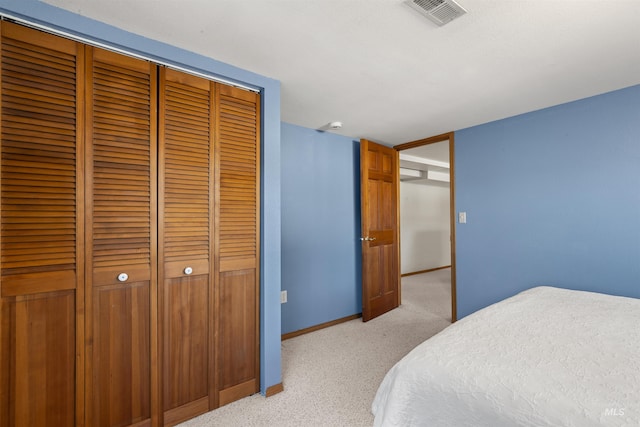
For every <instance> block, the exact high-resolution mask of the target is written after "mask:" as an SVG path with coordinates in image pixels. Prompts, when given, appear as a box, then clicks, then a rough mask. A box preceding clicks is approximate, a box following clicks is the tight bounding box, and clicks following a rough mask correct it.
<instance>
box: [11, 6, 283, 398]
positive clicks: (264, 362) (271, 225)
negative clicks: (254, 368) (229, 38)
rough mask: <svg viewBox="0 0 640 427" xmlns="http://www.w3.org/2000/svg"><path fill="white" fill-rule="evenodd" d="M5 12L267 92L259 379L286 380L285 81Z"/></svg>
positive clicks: (69, 23) (37, 10) (65, 18)
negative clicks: (282, 290)
mask: <svg viewBox="0 0 640 427" xmlns="http://www.w3.org/2000/svg"><path fill="white" fill-rule="evenodd" d="M0 13H2V14H7V15H10V16H12V17H15V18H20V19H26V20H28V21H30V22H32V23H36V24H43V25H45V26H48V27H54V28H57V29H59V30H63V31H65V32H67V33H71V34H74V35H77V36H80V37H84V38H86V39H90V40H94V41H97V42H101V43H105V44H107V45H110V46H113V47H118V48H122V49H124V50H126V51H129V52H134V53H141V54H143V55H145V56H147V57H150V58H154V59H156V60H159V61H162V62H166V63H172V64H175V65H178V66H182V67H186V68H190V69H192V70H195V71H201V72H204V73H206V74H210V75H215V76H221V77H224V78H226V79H227V80H232V81H237V82H240V83H244V84H247V85H249V86H253V87H255V88H257V89H259V90H260V91H261V94H262V200H261V203H262V213H261V215H262V224H263V227H262V236H261V260H260V261H261V265H260V267H261V276H260V280H261V292H260V305H261V310H260V327H261V334H260V336H261V338H260V365H261V369H260V384H261V391H262V393H264V392H265V391H266V388H267V387H270V386H272V385H276V384H279V383H280V382H281V381H282V379H281V378H282V376H281V364H280V335H281V332H280V326H281V325H280V323H281V319H280V280H281V249H280V82H278V81H276V80H272V79H269V78H266V77H263V76H260V75H258V74H254V73H251V72H248V71H245V70H242V69H240V68H236V67H233V66H231V65H228V64H224V63H222V62H219V61H216V60H214V59H211V58H207V57H204V56H201V55H197V54H195V53H191V52H188V51H185V50H182V49H178V48H176V47H173V46H169V45H167V44H164V43H160V42H157V41H154V40H150V39H147V38H144V37H140V36H137V35H135V34H132V33H128V32H126V31H122V30H119V29H117V28H115V27H112V26H109V25H106V24H103V23H100V22H97V21H94V20H91V19H87V18H84V17H82V16H80V15H76V14H73V13H70V12H67V11H65V10H62V9H58V8H55V7H52V6H50V5H47V4H44V3H41V2H39V1H36V0H0Z"/></svg>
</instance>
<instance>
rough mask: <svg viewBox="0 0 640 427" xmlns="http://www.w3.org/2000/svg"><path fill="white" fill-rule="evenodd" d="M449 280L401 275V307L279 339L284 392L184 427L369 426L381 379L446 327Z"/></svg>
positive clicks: (442, 273)
mask: <svg viewBox="0 0 640 427" xmlns="http://www.w3.org/2000/svg"><path fill="white" fill-rule="evenodd" d="M450 281H451V270H450V269H444V270H438V271H434V272H431V273H425V274H420V275H415V276H408V277H404V278H403V279H402V305H401V306H400V307H399V308H398V309H396V310H393V311H391V312H389V313H387V314H384V315H383V316H381V317H379V318H377V319H374V320H371V321H369V322H367V323H363V322H362V320H361V319H357V320H352V321H349V322H345V323H342V324H339V325H336V326H333V327H330V328H326V329H322V330H320V331H316V332H312V333H310V334H306V335H302V336H299V337H296V338H292V339H289V340H286V341H283V343H282V377H283V382H284V391H283V392H282V393H279V394H276V395H274V396H271V397H269V398H265V397H263V396H262V395H259V394H258V395H254V396H250V397H247V398H245V399H242V400H240V401H237V402H234V403H231V404H229V405H226V406H223V407H222V408H219V409H217V410H215V411H212V412H209V413H206V414H204V415H201V416H200V417H197V418H194V419H192V420H190V421H188V422H186V423H184V424H182V426H183V427H187V426H189V427H204V426H225V427H226V426H265V427H266V426H278V427H281V426H296V427H297V426H318V427H320V426H331V427H334V426H371V425H372V424H373V416H372V415H371V410H370V408H371V402H372V400H373V397H374V395H375V392H376V390H377V388H378V386H379V385H380V382H381V381H382V378H383V377H384V375H385V373H386V372H387V371H388V370H389V369H390V368H391V367H392V366H393V365H394V364H395V363H396V362H397V361H398V360H400V359H401V358H402V356H404V355H405V354H407V353H408V352H409V351H410V350H411V349H413V348H414V347H415V346H416V345H418V344H419V343H421V342H422V341H424V340H425V339H427V338H429V337H431V336H432V335H434V334H436V333H438V332H439V331H441V330H442V329H444V328H445V327H447V326H448V325H449V324H450V322H451V292H450V286H451V285H450V283H451V282H450Z"/></svg>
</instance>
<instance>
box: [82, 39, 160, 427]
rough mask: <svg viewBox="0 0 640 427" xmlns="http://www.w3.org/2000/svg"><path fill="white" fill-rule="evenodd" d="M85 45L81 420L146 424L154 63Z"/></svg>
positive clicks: (153, 401)
mask: <svg viewBox="0 0 640 427" xmlns="http://www.w3.org/2000/svg"><path fill="white" fill-rule="evenodd" d="M86 49H87V50H86V64H87V65H86V69H87V99H86V101H87V102H86V104H87V112H86V119H87V136H86V141H87V164H86V167H87V173H86V187H87V195H88V196H87V219H88V220H87V226H86V233H87V234H86V236H87V238H86V253H87V262H86V280H87V288H88V290H87V299H86V305H87V328H86V332H87V335H88V340H87V343H88V345H87V353H88V354H87V370H86V385H87V387H86V390H87V425H95V426H98V425H99V426H115V425H117V426H126V425H134V424H135V425H146V424H149V423H150V421H151V417H152V414H157V411H158V410H159V407H158V399H157V396H156V395H155V390H156V389H157V372H156V370H155V368H156V366H157V351H156V349H157V342H156V340H157V336H156V333H157V332H156V324H157V318H156V316H157V313H156V307H157V300H156V296H157V293H156V292H157V290H156V270H157V250H156V248H157V241H156V236H157V210H156V202H157V199H156V197H157V196H156V194H157V185H156V176H157V170H156V169H157V167H156V141H157V132H156V117H157V108H156V105H157V97H156V93H157V92H156V83H157V78H156V66H155V65H153V64H151V63H149V62H146V61H141V60H137V59H133V58H130V57H125V56H122V55H119V54H115V53H112V52H107V51H104V50H101V49H97V48H91V47H87V48H86Z"/></svg>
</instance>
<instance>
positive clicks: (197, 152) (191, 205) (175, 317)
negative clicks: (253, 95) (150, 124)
mask: <svg viewBox="0 0 640 427" xmlns="http://www.w3.org/2000/svg"><path fill="white" fill-rule="evenodd" d="M160 75H161V79H160V162H159V165H160V166H159V172H160V198H159V213H160V234H159V236H160V247H159V254H160V266H161V268H160V277H159V284H160V318H161V322H160V325H161V334H160V336H161V348H162V364H161V365H162V403H163V409H164V423H165V425H167V424H175V423H177V422H180V421H183V420H185V419H188V418H191V417H193V416H195V415H199V414H201V413H203V412H207V411H208V410H209V407H210V403H209V396H210V395H213V387H214V372H213V355H214V354H215V353H214V345H213V342H214V341H213V330H214V325H213V322H214V316H213V313H214V312H215V311H214V306H213V302H214V298H213V295H214V291H213V280H212V279H213V274H212V272H213V271H212V269H213V263H212V262H211V260H212V258H213V245H212V242H213V230H214V228H213V202H214V199H213V193H214V192H213V188H214V187H213V171H212V165H213V125H212V123H213V115H212V109H213V88H214V84H213V83H212V82H210V81H208V80H205V79H202V78H199V77H195V76H191V75H187V74H184V73H180V72H177V71H173V70H167V69H165V68H163V69H161V74H160Z"/></svg>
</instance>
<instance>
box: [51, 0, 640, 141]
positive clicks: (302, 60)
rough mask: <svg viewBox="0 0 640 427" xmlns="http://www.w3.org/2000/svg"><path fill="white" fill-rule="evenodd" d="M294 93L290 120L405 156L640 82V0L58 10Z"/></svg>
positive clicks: (83, 0)
mask: <svg viewBox="0 0 640 427" xmlns="http://www.w3.org/2000/svg"><path fill="white" fill-rule="evenodd" d="M45 2H47V3H50V4H52V5H56V6H59V7H62V8H65V9H68V10H70V11H72V12H75V13H79V14H81V15H85V16H88V17H91V18H94V19H97V20H99V21H102V22H106V23H108V24H112V25H114V26H116V27H119V28H122V29H125V30H127V31H130V32H133V33H136V34H140V35H143V36H146V37H149V38H152V39H156V40H160V41H163V42H166V43H169V44H171V45H174V46H178V47H181V48H184V49H187V50H190V51H194V52H197V53H200V54H203V55H206V56H209V57H213V58H215V59H218V60H220V61H223V62H226V63H229V64H232V65H236V66H238V67H240V68H243V69H246V70H250V71H253V72H256V73H258V74H262V75H264V76H268V77H271V78H274V79H277V80H280V81H281V83H282V120H283V121H285V122H288V123H293V124H297V125H301V126H305V127H308V128H314V129H315V128H319V127H321V126H323V125H325V124H327V123H328V122H330V121H335V120H339V121H342V122H343V123H344V126H343V128H342V129H341V130H340V131H338V132H337V133H340V134H343V135H347V136H351V137H355V138H368V139H373V140H376V141H379V142H382V143H386V144H390V145H395V144H399V143H404V142H408V141H413V140H417V139H421V138H425V137H429V136H433V135H436V134H440V133H444V132H448V131H451V130H459V129H463V128H465V127H469V126H473V125H477V124H481V123H486V122H488V121H492V120H496V119H500V118H504V117H509V116H513V115H516V114H520V113H524V112H528V111H533V110H536V109H540V108H544V107H548V106H552V105H557V104H560V103H563V102H567V101H572V100H576V99H580V98H584V97H588V96H592V95H596V94H600V93H603V92H608V91H611V90H615V89H620V88H623V87H628V86H632V85H635V84H638V83H640V1H639V0H626V1H625V0H533V1H529V0H458V2H459V3H460V4H461V5H462V6H463V7H464V8H465V9H467V11H468V13H467V14H466V15H464V16H462V17H461V18H459V19H457V20H455V21H452V22H451V23H449V24H447V25H445V26H443V27H438V26H436V25H435V24H433V23H432V22H431V21H429V20H427V19H426V18H425V17H424V16H422V15H421V14H419V13H418V12H416V11H414V10H413V9H411V8H409V7H408V6H407V5H405V4H404V3H403V0H90V1H88V0H45Z"/></svg>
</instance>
